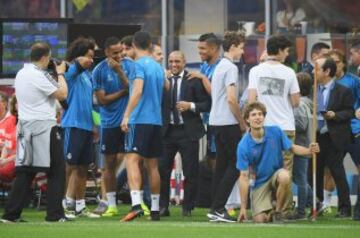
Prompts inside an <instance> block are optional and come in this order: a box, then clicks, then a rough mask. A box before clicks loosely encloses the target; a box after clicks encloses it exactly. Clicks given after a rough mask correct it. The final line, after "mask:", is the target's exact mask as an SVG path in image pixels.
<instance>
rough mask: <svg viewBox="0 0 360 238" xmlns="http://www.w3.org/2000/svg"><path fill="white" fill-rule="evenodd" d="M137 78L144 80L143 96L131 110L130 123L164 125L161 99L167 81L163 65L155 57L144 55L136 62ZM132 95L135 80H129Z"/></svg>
mask: <svg viewBox="0 0 360 238" xmlns="http://www.w3.org/2000/svg"><path fill="white" fill-rule="evenodd" d="M135 69H136V73H135V74H136V75H135V79H140V80H143V81H144V86H143V91H142V95H141V98H140V100H139V102H138V104H137V105H136V107H135V108H134V110H133V111H132V112H131V115H130V118H129V124H151V125H162V117H161V101H162V94H163V88H164V81H165V73H164V70H163V69H162V67H161V65H160V64H159V63H157V62H156V61H155V60H154V59H153V58H151V57H149V56H144V57H141V58H139V59H138V60H137V61H136V64H135ZM129 83H130V95H131V93H132V90H133V86H134V80H129Z"/></svg>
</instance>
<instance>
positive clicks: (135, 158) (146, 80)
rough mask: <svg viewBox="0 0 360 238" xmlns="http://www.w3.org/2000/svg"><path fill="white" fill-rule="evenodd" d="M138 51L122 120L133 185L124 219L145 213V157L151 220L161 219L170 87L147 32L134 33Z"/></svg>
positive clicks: (134, 42) (129, 171)
mask: <svg viewBox="0 0 360 238" xmlns="http://www.w3.org/2000/svg"><path fill="white" fill-rule="evenodd" d="M133 46H134V49H135V53H136V64H135V67H136V75H135V79H134V80H130V81H129V83H130V98H129V103H128V105H127V107H126V110H125V113H124V118H123V120H122V123H121V128H122V130H123V131H125V132H127V135H126V144H125V147H126V152H127V154H126V169H127V173H128V174H127V175H128V180H129V186H130V195H131V202H132V209H131V212H130V213H129V214H127V215H126V216H125V217H124V218H123V219H122V221H131V220H133V219H135V218H136V217H138V216H142V215H143V214H144V211H143V210H142V208H141V205H140V204H141V202H142V198H141V193H140V189H141V183H142V176H141V170H140V167H139V164H140V162H141V161H142V160H144V162H145V165H146V167H147V169H148V175H149V181H150V190H151V219H152V220H153V221H157V220H160V214H159V198H160V176H159V172H158V159H157V158H158V157H160V156H161V125H162V117H161V101H162V94H163V88H164V87H166V88H168V87H169V83H168V82H167V81H166V80H165V75H164V71H163V69H162V68H161V66H160V64H158V63H157V62H156V61H155V60H154V59H153V58H151V52H150V49H151V36H150V33H148V32H145V31H139V32H136V33H135V34H134V36H133Z"/></svg>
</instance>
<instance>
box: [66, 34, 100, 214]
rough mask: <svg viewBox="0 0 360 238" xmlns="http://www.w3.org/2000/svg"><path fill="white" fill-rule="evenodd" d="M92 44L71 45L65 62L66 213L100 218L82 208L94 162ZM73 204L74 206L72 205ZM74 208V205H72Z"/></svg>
mask: <svg viewBox="0 0 360 238" xmlns="http://www.w3.org/2000/svg"><path fill="white" fill-rule="evenodd" d="M94 50H95V42H94V41H93V40H90V39H87V38H82V37H81V38H78V39H76V40H75V41H73V42H72V43H71V44H70V47H69V49H68V51H67V56H66V59H67V61H68V62H70V66H69V69H68V71H67V72H66V73H65V75H64V76H65V79H66V82H67V84H68V88H69V95H68V97H67V99H66V101H67V105H68V107H67V108H66V110H65V111H64V113H63V116H62V120H61V127H62V128H64V155H65V159H66V162H67V175H68V181H69V183H68V189H67V193H66V200H67V201H66V207H67V210H72V209H73V208H75V215H76V216H86V217H92V218H95V217H99V216H98V215H96V214H93V213H91V212H89V211H88V209H87V208H86V206H85V189H86V180H87V170H88V168H89V165H90V164H92V163H93V160H92V159H93V155H92V153H93V150H92V145H93V121H92V77H91V72H90V70H89V69H90V67H91V66H92V63H93V57H94ZM74 203H75V204H74ZM74 205H75V206H74Z"/></svg>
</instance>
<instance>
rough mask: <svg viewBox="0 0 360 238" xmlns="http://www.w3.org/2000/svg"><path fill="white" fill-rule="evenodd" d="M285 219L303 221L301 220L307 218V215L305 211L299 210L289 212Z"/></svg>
mask: <svg viewBox="0 0 360 238" xmlns="http://www.w3.org/2000/svg"><path fill="white" fill-rule="evenodd" d="M285 220H290V221H301V220H307V217H306V216H305V214H304V213H299V212H298V211H296V212H293V213H288V214H287V215H286V216H285Z"/></svg>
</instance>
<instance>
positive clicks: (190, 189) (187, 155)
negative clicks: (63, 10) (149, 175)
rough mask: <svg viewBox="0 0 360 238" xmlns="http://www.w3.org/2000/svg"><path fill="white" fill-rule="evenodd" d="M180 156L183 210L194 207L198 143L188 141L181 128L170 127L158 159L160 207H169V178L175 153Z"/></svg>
mask: <svg viewBox="0 0 360 238" xmlns="http://www.w3.org/2000/svg"><path fill="white" fill-rule="evenodd" d="M177 152H179V153H180V155H181V161H182V167H183V173H184V176H185V181H184V201H183V209H184V210H192V209H193V208H194V207H195V199H196V195H197V184H198V174H199V141H194V140H190V139H189V138H188V136H187V135H186V132H185V129H184V128H183V126H170V128H169V131H168V132H167V134H166V136H165V137H164V139H163V156H162V157H161V158H160V159H159V172H160V178H161V192H160V207H165V208H167V207H168V206H169V194H170V176H171V171H172V168H173V164H174V159H175V155H176V153H177Z"/></svg>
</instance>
